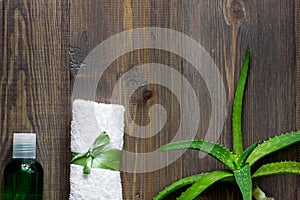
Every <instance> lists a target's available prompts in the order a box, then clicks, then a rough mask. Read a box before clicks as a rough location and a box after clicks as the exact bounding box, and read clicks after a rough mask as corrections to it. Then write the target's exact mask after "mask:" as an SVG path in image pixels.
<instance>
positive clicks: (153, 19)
mask: <svg viewBox="0 0 300 200" xmlns="http://www.w3.org/2000/svg"><path fill="white" fill-rule="evenodd" d="M70 6H71V7H70V20H71V24H70V25H71V27H70V32H71V33H72V34H71V35H70V46H71V49H70V50H71V68H72V71H73V78H74V76H75V75H76V72H77V70H78V68H79V67H80V64H81V63H82V62H83V60H84V58H85V56H86V55H88V53H89V52H90V51H91V50H92V49H93V48H94V47H95V46H96V45H98V44H99V43H100V42H102V41H103V40H105V39H107V38H108V37H109V36H112V35H114V34H117V33H119V32H121V31H124V30H128V29H132V28H138V27H145V26H156V27H163V28H170V29H174V30H177V31H180V32H183V33H185V34H187V35H188V36H190V37H192V38H193V39H195V40H196V41H197V42H199V43H200V44H201V45H202V46H203V47H204V48H205V49H206V51H207V52H208V53H209V54H210V56H211V57H212V58H213V60H214V61H215V62H216V64H217V66H218V68H219V70H220V73H221V75H222V77H223V80H224V84H225V86H226V90H227V101H228V105H227V108H228V115H227V119H226V123H225V126H224V131H223V133H222V135H221V138H220V140H219V142H220V143H222V144H224V145H225V146H227V147H228V148H231V147H232V142H231V141H232V135H231V119H230V117H229V116H230V115H231V107H232V100H233V95H234V88H235V86H236V83H237V80H238V77H239V72H240V66H241V63H242V60H243V57H244V53H245V49H246V46H250V47H251V56H252V60H251V69H250V75H249V80H248V84H247V89H246V94H245V104H244V116H243V118H244V124H243V128H244V133H245V137H244V143H245V146H248V145H250V144H251V143H253V142H254V141H257V140H259V141H262V140H264V139H267V138H269V137H271V136H274V135H276V134H279V133H282V132H286V131H291V130H295V128H296V120H297V119H298V118H299V117H296V112H295V109H296V106H295V105H296V103H297V102H299V101H297V102H296V98H295V97H296V91H298V90H299V89H297V88H296V84H295V81H296V78H297V80H298V77H299V72H298V73H297V74H298V75H297V74H296V73H295V72H296V67H295V66H296V60H295V56H296V54H295V45H294V44H295V35H297V34H296V33H295V23H294V12H295V10H294V7H295V5H294V2H293V1H288V2H286V1H283V0H278V1H276V4H274V1H271V0H266V1H251V2H247V1H237V0H221V1H205V0H203V1H202V0H200V1H199V0H192V1H179V0H178V1H175V0H174V1H158V0H149V1H148V0H147V1H142V2H141V1H135V0H124V1H121V0H119V1H105V0H103V1H94V0H88V1H85V2H80V3H79V2H77V1H71V2H70ZM296 11H297V10H296ZM96 18H97V20H95V19H96ZM296 30H297V29H296ZM298 37H299V36H298ZM174 42H176V41H174ZM119 48H122V44H120V46H119ZM111 49H114V47H112V48H111ZM107 51H110V49H107ZM297 59H298V61H299V58H297ZM149 62H152V63H153V62H154V63H163V64H165V65H168V66H171V67H172V68H174V69H176V70H177V71H179V72H180V73H181V74H182V75H183V76H185V77H186V79H187V80H188V81H189V82H190V83H191V85H192V86H193V88H194V89H195V92H196V94H197V97H198V98H199V101H200V102H202V104H201V105H202V107H203V108H202V109H201V121H200V128H199V130H198V135H197V138H203V137H204V134H205V131H206V129H207V123H208V120H209V117H210V112H211V111H210V109H209V108H208V107H209V106H207V105H209V96H208V94H207V90H206V87H205V82H204V81H203V79H202V77H201V75H199V74H197V73H196V71H195V70H194V69H193V66H191V64H190V63H188V62H187V61H185V60H184V59H183V58H180V57H179V56H176V55H174V54H172V53H170V52H164V51H160V50H151V49H144V50H139V51H134V52H130V53H127V54H125V55H123V56H121V57H120V58H118V59H116V60H115V61H114V62H113V63H112V64H111V65H110V66H109V67H108V68H107V70H106V72H105V73H104V74H103V76H102V77H101V81H100V83H99V85H98V89H97V100H98V101H101V102H108V103H109V102H112V99H111V94H112V91H113V89H114V85H115V84H116V82H117V81H118V78H120V77H122V75H124V74H125V73H126V71H128V70H130V69H132V68H133V67H134V66H136V65H139V64H144V63H149ZM149 73H151V72H149ZM143 76H147V74H139V73H137V74H136V77H134V78H133V82H134V83H135V84H136V83H140V82H143V78H142V77H143ZM162 76H163V74H162ZM81 78H86V77H81ZM174 85H175V84H174ZM146 90H151V91H152V94H153V96H152V97H151V98H150V99H147V100H145V99H144V98H143V94H144V92H145V91H146ZM297 94H298V93H297ZM119 98H120V99H122V98H131V102H130V112H131V114H132V116H133V118H134V119H135V122H136V123H139V124H144V125H146V124H147V123H149V117H148V112H149V108H150V107H151V106H152V105H154V104H156V103H159V104H161V105H163V106H164V107H165V109H166V111H167V113H168V120H167V123H166V124H165V126H164V128H163V129H162V130H161V132H160V133H159V134H158V135H156V136H154V137H150V138H148V139H137V138H134V137H131V134H132V133H131V132H130V127H131V126H132V124H126V126H127V128H128V132H126V136H125V138H124V139H125V149H126V150H128V151H133V152H150V151H153V150H155V149H157V148H158V147H159V146H160V145H162V144H165V143H167V142H169V141H170V140H171V138H172V137H173V136H174V135H173V134H172V133H174V132H176V131H177V129H178V122H179V121H178V120H179V116H180V102H181V101H189V97H183V96H181V97H180V98H179V99H176V98H174V94H172V90H170V89H167V88H165V87H162V86H159V85H155V84H147V83H145V84H144V85H143V87H140V88H139V89H138V90H137V91H136V92H135V93H134V94H133V96H132V97H126V96H122V95H121V94H120V97H119ZM298 98H299V95H298ZM298 104H299V103H297V108H298V110H299V105H298ZM201 105H200V106H201ZM125 121H126V120H125ZM298 121H299V119H298ZM298 126H299V125H298ZM145 134H151V133H145ZM295 158H296V148H295V147H291V148H289V149H288V150H285V151H284V152H282V153H278V154H273V155H272V156H270V157H268V158H266V159H265V160H264V161H263V162H267V161H276V160H279V159H283V160H285V159H293V160H294V159H295ZM220 168H222V167H221V165H220V164H219V163H217V162H216V161H215V160H213V159H211V158H209V157H205V158H203V159H199V157H198V153H197V152H193V151H188V152H186V153H185V154H184V156H183V157H182V158H181V159H179V160H177V161H176V162H175V163H173V164H171V165H169V166H168V167H165V168H164V169H160V170H157V171H155V172H149V173H143V174H136V173H133V174H132V173H122V181H123V187H124V199H151V198H153V197H154V196H155V195H156V194H157V193H158V192H159V191H160V190H162V189H163V188H164V187H165V186H167V185H169V184H170V183H172V182H173V181H174V180H177V179H179V178H181V177H185V176H188V175H192V174H195V173H200V172H203V171H207V170H208V171H212V170H215V169H220ZM296 179H297V178H296V177H295V176H284V177H283V176H277V177H270V178H266V179H262V180H259V183H260V184H261V185H262V188H263V189H264V190H265V191H266V193H267V194H269V195H272V196H274V197H275V198H276V199H297V198H298V196H299V193H298V196H297V185H296V183H297V182H296ZM270 183H272V184H270ZM279 188H280V189H279ZM178 194H179V193H177V194H175V195H174V196H171V197H170V198H169V199H174V198H175V196H176V195H178ZM201 199H222V200H223V199H242V198H241V195H240V194H239V192H238V189H237V187H235V186H232V185H221V184H216V185H215V186H213V187H212V188H210V189H209V190H208V191H206V192H205V193H204V195H203V197H202V198H201Z"/></svg>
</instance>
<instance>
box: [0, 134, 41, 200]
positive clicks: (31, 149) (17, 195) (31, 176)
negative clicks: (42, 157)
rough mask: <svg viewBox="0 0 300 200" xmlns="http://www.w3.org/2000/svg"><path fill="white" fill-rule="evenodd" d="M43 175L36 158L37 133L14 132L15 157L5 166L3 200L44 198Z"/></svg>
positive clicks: (37, 199) (36, 199) (38, 199)
mask: <svg viewBox="0 0 300 200" xmlns="http://www.w3.org/2000/svg"><path fill="white" fill-rule="evenodd" d="M43 176H44V173H43V168H42V165H41V164H40V163H39V162H38V161H37V160H36V134H34V133H14V137H13V159H12V160H11V161H9V162H8V163H7V164H6V165H5V168H4V174H3V183H2V186H3V187H2V200H42V199H43Z"/></svg>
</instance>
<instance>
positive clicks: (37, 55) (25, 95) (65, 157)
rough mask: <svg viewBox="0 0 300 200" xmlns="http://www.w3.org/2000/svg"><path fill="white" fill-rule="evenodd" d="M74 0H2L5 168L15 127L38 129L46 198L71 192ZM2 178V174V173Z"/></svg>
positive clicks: (1, 118)
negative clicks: (71, 13)
mask: <svg viewBox="0 0 300 200" xmlns="http://www.w3.org/2000/svg"><path fill="white" fill-rule="evenodd" d="M68 9H69V8H68V1H60V0H59V1H26V0H24V1H22V0H18V1H9V0H7V1H1V4H0V10H1V11H0V12H1V19H0V20H1V23H0V30H1V42H0V45H1V46H0V49H1V50H0V51H1V61H0V63H1V69H0V79H1V85H0V91H1V96H0V102H1V103H0V105H1V110H0V127H1V129H0V130H1V140H0V142H1V145H0V152H1V155H2V156H1V158H0V162H1V172H2V169H3V166H4V164H5V162H7V161H8V160H9V159H10V158H11V151H12V148H11V147H12V134H13V133H14V132H35V133H37V141H38V143H37V159H38V160H39V161H40V162H41V163H42V165H43V167H44V176H45V178H44V196H45V198H44V199H57V200H61V199H67V198H68V193H69V187H68V184H69V183H68V182H69V179H68V174H69V160H70V152H69V142H70V141H69V123H70V117H71V116H70V106H69V97H70V78H69V63H68V44H69V41H68V39H69V38H68V33H69V25H68V24H69V23H68V19H69V18H68V17H69V16H68V14H69V10H68ZM0 178H2V173H1V176H0Z"/></svg>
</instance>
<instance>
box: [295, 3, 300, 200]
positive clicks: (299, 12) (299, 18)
mask: <svg viewBox="0 0 300 200" xmlns="http://www.w3.org/2000/svg"><path fill="white" fill-rule="evenodd" d="M294 3H295V44H296V47H295V48H296V50H295V54H296V60H295V61H296V128H297V130H299V129H300V2H299V1H294ZM296 157H297V161H300V145H298V147H297V151H296ZM299 184H300V177H299V176H298V177H297V185H299ZM297 195H298V199H300V189H299V188H298V189H297Z"/></svg>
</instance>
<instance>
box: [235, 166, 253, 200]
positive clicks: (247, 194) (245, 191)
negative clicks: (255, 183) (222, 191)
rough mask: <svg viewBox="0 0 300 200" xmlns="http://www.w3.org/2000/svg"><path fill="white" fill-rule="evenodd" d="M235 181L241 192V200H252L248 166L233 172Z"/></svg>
mask: <svg viewBox="0 0 300 200" xmlns="http://www.w3.org/2000/svg"><path fill="white" fill-rule="evenodd" d="M234 176H235V180H236V182H237V184H238V186H239V188H240V190H241V192H242V195H243V200H252V179H251V172H250V166H249V164H246V165H245V166H244V167H242V168H241V169H238V170H235V171H234Z"/></svg>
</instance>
